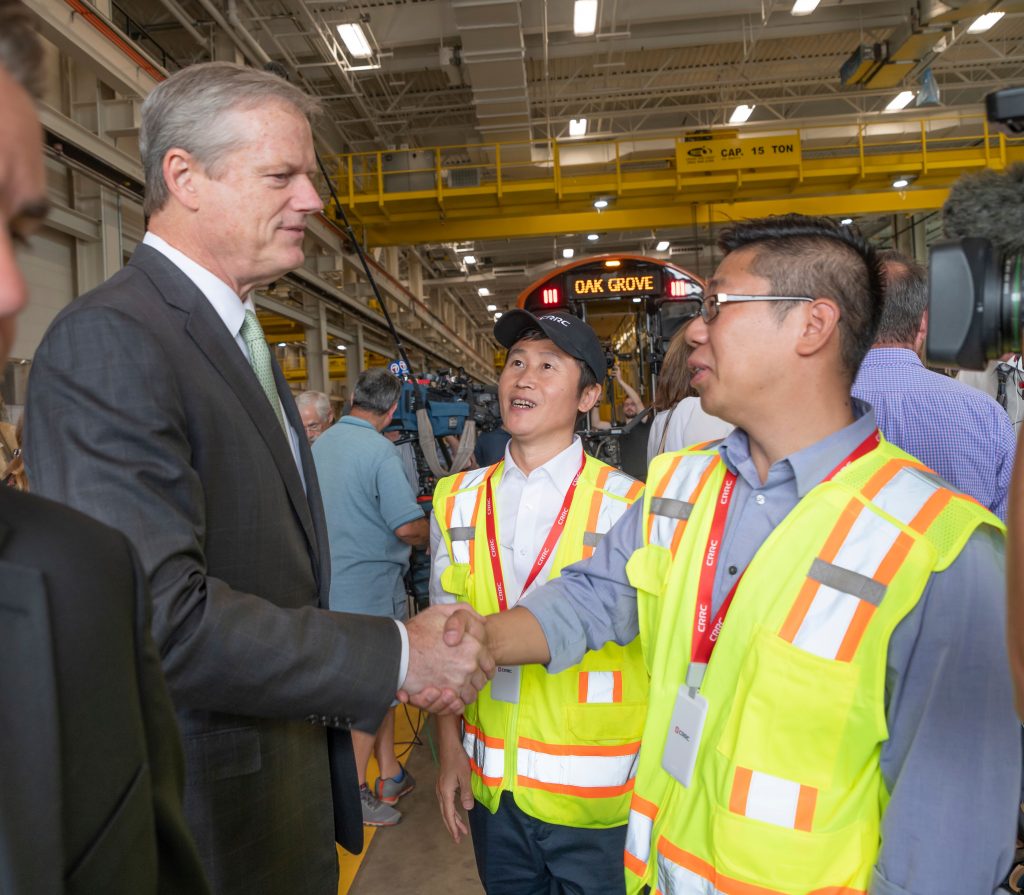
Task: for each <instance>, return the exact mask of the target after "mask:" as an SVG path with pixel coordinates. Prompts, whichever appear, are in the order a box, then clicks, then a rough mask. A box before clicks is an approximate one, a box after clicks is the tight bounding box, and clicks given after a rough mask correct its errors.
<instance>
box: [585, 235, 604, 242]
mask: <svg viewBox="0 0 1024 895" xmlns="http://www.w3.org/2000/svg"><path fill="white" fill-rule="evenodd" d="M600 238H601V237H600V236H598V235H597V234H596V233H588V234H587V240H588V241H589V242H597V241H598V240H599V239H600Z"/></svg>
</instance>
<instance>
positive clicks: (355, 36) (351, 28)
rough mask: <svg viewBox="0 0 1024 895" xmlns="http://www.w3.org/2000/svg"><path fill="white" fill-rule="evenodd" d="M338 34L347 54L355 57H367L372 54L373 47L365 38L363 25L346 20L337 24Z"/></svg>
mask: <svg viewBox="0 0 1024 895" xmlns="http://www.w3.org/2000/svg"><path fill="white" fill-rule="evenodd" d="M338 35H339V36H340V37H341V40H342V43H344V44H345V49H346V50H348V52H349V55H350V56H353V57H355V58H356V59H369V58H370V57H371V56H372V55H373V47H371V46H370V42H369V41H368V40H367V39H366V33H365V32H364V31H363V26H362V25H360V24H359V23H358V22H347V23H345V24H344V25H339V26H338Z"/></svg>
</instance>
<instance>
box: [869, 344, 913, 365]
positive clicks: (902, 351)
mask: <svg viewBox="0 0 1024 895" xmlns="http://www.w3.org/2000/svg"><path fill="white" fill-rule="evenodd" d="M894 365H900V366H904V365H905V366H910V367H923V366H924V364H923V363H921V358H920V357H918V356H917V352H916V351H913V350H911V349H910V348H872V349H871V350H870V351H869V352H868V353H867V354H866V355H865V356H864V360H863V361H862V362H861V367H883V366H885V367H891V366H894Z"/></svg>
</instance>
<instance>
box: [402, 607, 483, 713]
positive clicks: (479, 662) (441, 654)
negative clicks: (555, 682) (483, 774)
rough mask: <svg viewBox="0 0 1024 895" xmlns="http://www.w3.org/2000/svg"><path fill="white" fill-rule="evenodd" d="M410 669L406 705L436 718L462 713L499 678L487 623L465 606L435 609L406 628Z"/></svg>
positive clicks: (404, 700)
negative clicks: (493, 680)
mask: <svg viewBox="0 0 1024 895" xmlns="http://www.w3.org/2000/svg"><path fill="white" fill-rule="evenodd" d="M405 629H406V631H407V632H408V634H409V669H408V671H407V672H406V676H405V683H404V684H403V685H402V689H401V690H400V691H399V692H398V698H399V699H400V700H401V701H402V702H411V703H412V704H413V705H415V706H416V707H417V708H421V709H425V710H426V711H428V712H434V713H436V714H444V713H456V714H457V713H459V712H461V711H462V710H463V709H464V708H465V707H466V706H467V705H468V704H469V703H471V702H473V701H474V700H475V699H476V695H477V693H479V692H480V690H481V689H482V688H483V686H484V685H485V684H486V683H487V682H488V681H489V680H490V679H491V678H492V677H494V668H495V663H494V658H493V657H492V656H491V651H490V648H489V646H488V643H487V631H486V629H485V627H484V617H483V616H482V615H480V614H479V613H478V612H476V611H475V610H474V609H472V608H471V607H470V606H469V605H468V604H466V603H452V604H449V605H443V606H431V607H430V608H429V609H426V610H424V611H423V612H420V613H419V614H418V615H416V616H414V617H413V618H412V619H410V620H409V621H408V622H406V623H405Z"/></svg>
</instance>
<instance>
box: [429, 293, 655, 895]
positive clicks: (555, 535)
mask: <svg viewBox="0 0 1024 895" xmlns="http://www.w3.org/2000/svg"><path fill="white" fill-rule="evenodd" d="M494 335H495V338H496V339H497V340H498V341H499V342H500V343H501V344H502V345H504V346H505V347H506V348H508V358H507V360H506V362H505V368H504V370H502V373H501V378H500V379H499V380H498V403H499V406H500V407H501V415H502V420H503V423H504V427H505V429H506V431H508V432H509V433H510V435H511V440H510V441H509V443H508V446H507V447H506V449H505V455H504V459H503V460H502V461H501V462H500V463H497V464H495V465H494V466H490V467H488V468H486V469H479V470H473V471H471V472H468V473H464V474H460V475H459V476H451V477H449V478H447V479H443V480H442V481H441V482H439V483H438V486H437V490H436V491H435V492H434V516H433V521H432V523H431V546H432V549H431V560H432V568H431V580H430V598H431V601H432V602H438V603H444V602H451V601H452V600H462V601H464V602H467V603H469V604H470V605H472V606H473V607H475V608H476V609H477V610H478V611H480V612H483V613H492V612H497V611H499V610H500V609H502V608H506V607H511V606H514V605H515V603H516V602H517V601H518V600H519V598H520V597H521V596H522V595H523V594H524V593H529V591H530V590H531V589H532V588H533V587H535V586H537V585H538V584H539V583H540V582H542V581H546V580H548V579H550V578H553V577H555V576H557V575H558V574H559V573H560V571H561V569H562V568H563V567H564V566H566V565H568V564H570V563H574V562H576V561H578V560H580V559H583V558H585V557H586V556H588V555H589V554H590V552H592V549H593V548H592V546H591V545H593V544H594V543H596V541H597V540H598V539H599V538H600V537H602V536H603V534H604V533H605V531H607V530H608V528H609V527H610V526H611V524H612V522H613V521H614V520H616V519H618V518H619V517H620V516H621V515H622V513H624V512H625V510H626V508H627V507H628V506H629V505H630V504H631V503H632V502H633V501H634V500H636V499H637V498H638V497H639V495H640V493H641V490H642V485H641V483H640V482H637V481H635V480H634V479H632V478H630V477H629V476H627V475H626V474H625V473H622V472H619V471H618V470H615V469H611V468H610V467H608V466H606V465H605V464H604V463H601V462H600V461H598V460H595V459H594V458H593V457H587V456H586V455H585V454H584V452H583V445H582V443H581V441H580V439H579V436H577V435H575V434H574V432H573V429H574V427H575V424H576V418H577V416H578V414H580V413H586V412H587V411H589V410H590V409H591V408H592V407H593V406H594V404H595V403H596V401H597V400H598V399H599V397H600V395H601V386H600V381H601V377H602V376H603V374H604V369H605V360H604V352H603V351H602V350H601V345H600V343H599V342H598V339H597V336H596V334H595V333H594V331H593V330H592V329H591V328H590V327H589V326H588V325H587V324H586V323H584V322H583V321H582V320H580V319H579V318H578V317H572V316H570V315H568V314H560V313H546V314H541V315H538V316H535V315H533V314H530V313H529V312H527V311H522V310H516V311H510V312H509V313H508V314H505V315H504V316H503V317H501V318H500V319H499V320H498V322H497V324H496V325H495V327H494ZM471 550H472V551H474V553H473V555H472V556H471V555H470V552H469V551H471ZM471 565H472V567H474V568H475V572H474V574H469V570H470V568H471ZM590 667H591V666H587V667H586V668H585V669H584V668H583V667H582V666H581V667H580V668H577V669H570V670H568V671H566V672H565V673H564V674H562V675H557V676H552V675H548V674H547V673H546V671H545V670H544V668H543V667H542V666H539V665H534V666H531V667H529V668H524V669H522V670H520V669H514V668H504V669H499V670H498V672H497V673H496V674H495V679H494V682H493V683H492V684H490V685H489V686H487V687H485V688H484V689H483V690H482V691H481V693H480V696H479V698H478V700H477V702H476V703H475V704H474V705H473V706H470V707H467V709H466V716H465V726H464V728H463V729H460V727H459V724H458V719H456V718H454V717H449V718H439V719H438V720H439V725H438V726H439V730H440V739H441V756H440V759H441V772H440V774H439V777H438V785H437V794H438V799H439V801H440V803H441V814H442V816H443V818H444V822H445V825H446V826H447V828H448V831H449V832H450V833H451V835H452V837H453V838H454V839H455V840H456V841H458V840H459V839H460V838H461V837H462V836H463V835H465V833H466V832H467V823H466V822H465V821H464V820H463V818H462V816H461V814H460V812H459V809H460V808H464V809H467V810H468V812H469V816H468V828H469V829H471V830H472V834H473V849H474V852H475V854H476V860H477V868H478V870H479V872H480V879H481V881H482V882H483V885H484V889H485V891H486V892H487V895H523V893H526V892H531V893H532V892H541V891H543V892H547V891H549V889H550V888H552V887H553V888H554V889H556V890H558V891H571V892H602V893H608V895H615V893H617V892H618V893H621V892H623V891H624V878H623V873H622V866H621V865H622V853H623V849H624V847H625V836H626V827H625V824H626V818H627V815H628V811H629V796H628V791H629V789H630V784H631V780H630V779H629V776H628V775H629V768H630V767H631V761H630V760H629V759H628V758H626V759H625V760H624V759H623V756H622V754H621V747H619V746H617V747H616V749H619V750H620V751H619V752H618V753H617V754H616V755H615V756H614V758H612V759H610V760H609V761H606V762H605V764H609V765H610V764H615V763H616V762H619V763H620V764H616V765H615V768H613V769H610V770H608V771H601V770H600V769H598V768H597V767H596V764H595V761H596V763H597V764H600V763H601V761H602V759H601V758H600V755H601V754H603V753H602V752H601V750H602V749H605V748H607V747H606V739H605V737H606V732H607V730H609V729H614V730H616V732H617V734H618V733H619V732H620V731H621V734H620V735H621V737H622V738H623V739H624V740H625V741H628V742H635V743H636V744H637V748H639V738H634V739H631V737H632V735H633V733H635V729H633V728H631V726H630V725H631V724H633V722H632V721H631V719H630V712H631V711H634V710H635V709H636V707H637V706H641V705H643V703H644V702H645V701H646V699H647V673H646V670H645V668H644V665H643V657H642V655H641V653H640V651H639V647H638V646H637V645H636V644H635V643H634V644H633V645H630V646H626V647H623V646H618V645H611V646H609V648H608V652H607V653H605V654H602V656H601V658H600V660H598V661H597V663H596V664H595V665H594V666H593V667H594V668H597V669H600V670H599V671H596V672H591V670H590ZM581 681H591V683H588V684H587V685H586V693H585V694H584V695H583V696H582V697H581V695H580V693H581V689H580V687H581V684H580V682H581ZM601 681H603V682H604V684H607V686H605V688H604V689H603V690H602V689H601V687H602V686H604V684H602V683H600V682H601ZM615 681H618V682H620V683H621V692H620V691H619V690H616V689H615V688H616V687H617V686H618V684H615V683H614V682H615ZM616 694H618V695H616ZM581 702H582V703H583V704H582V705H581ZM588 702H605V703H607V704H605V705H600V706H596V708H597V711H596V712H595V711H592V710H591V711H588V709H593V708H595V707H594V706H588V705H586V703H588ZM515 706H519V707H520V709H519V710H518V711H517V710H516V709H515ZM640 716H641V717H642V712H641V713H640ZM597 719H601V720H600V721H598V720H597ZM601 724H604V725H606V727H604V728H601V729H599V727H600V725H601ZM595 725H598V726H595ZM501 742H503V743H504V749H505V750H513V749H515V750H521V751H517V752H516V754H515V755H513V756H511V757H509V758H507V759H500V760H499V758H497V757H496V755H497V753H496V752H495V751H494V750H493V749H492V748H491V747H492V746H494V745H495V744H497V743H501ZM500 748H501V747H499V749H500ZM482 750H491V751H490V752H488V753H487V754H485V753H484V751H482ZM504 754H505V753H504V752H502V755H504ZM556 755H558V756H563V755H566V756H570V755H579V756H586V757H587V758H586V759H585V761H584V762H576V763H575V764H574V765H573V767H576V768H577V769H578V773H577V774H576V776H573V775H572V774H569V776H568V777H566V776H565V775H564V774H563V773H562V772H561V771H560V770H558V769H557V768H556V767H555V765H556V764H557V762H554V763H552V762H551V761H549V760H548V758H547V756H556ZM595 755H596V756H598V757H597V758H596V759H595V758H594V756H595ZM567 761H569V764H572V761H571V760H569V759H567ZM509 768H513V769H519V770H518V771H517V772H512V773H507V770H508V769H509ZM523 768H526V770H525V771H524V770H523Z"/></svg>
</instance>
